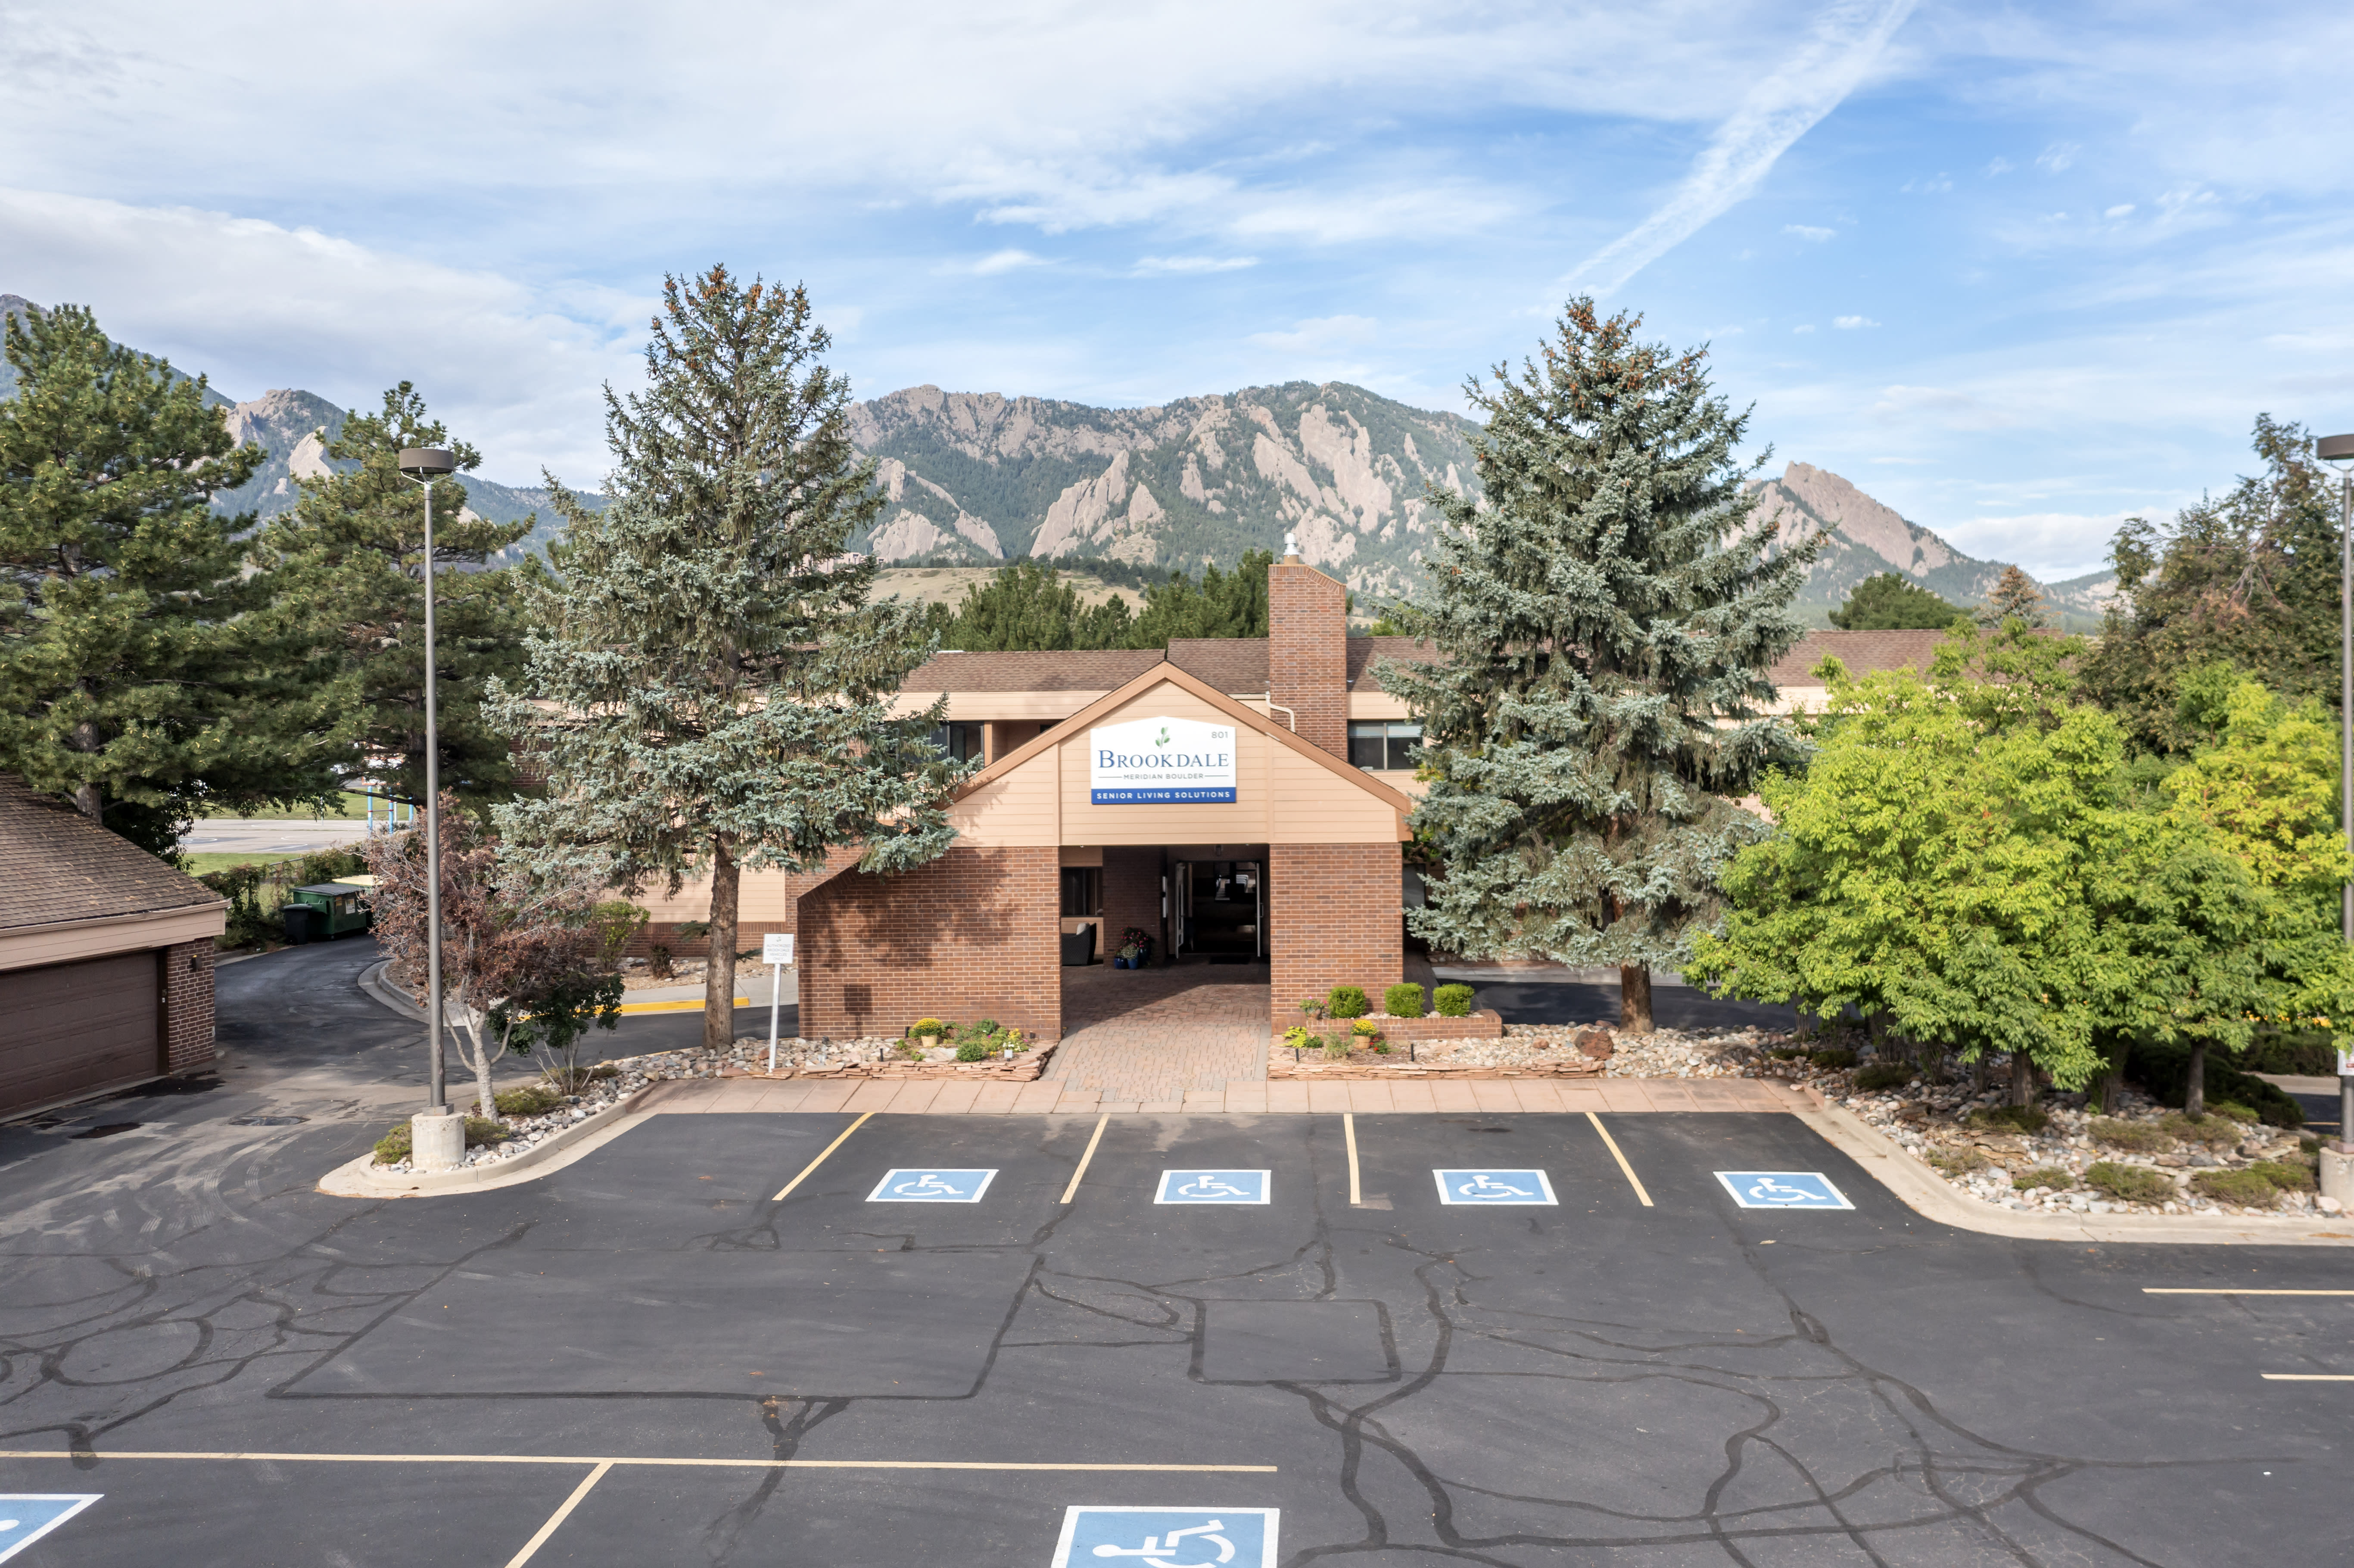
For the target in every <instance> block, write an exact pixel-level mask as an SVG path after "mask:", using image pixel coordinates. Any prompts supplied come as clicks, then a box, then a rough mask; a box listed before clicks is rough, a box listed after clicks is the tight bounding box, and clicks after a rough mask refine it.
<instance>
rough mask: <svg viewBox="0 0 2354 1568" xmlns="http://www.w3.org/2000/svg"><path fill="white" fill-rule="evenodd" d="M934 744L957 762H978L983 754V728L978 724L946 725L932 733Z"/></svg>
mask: <svg viewBox="0 0 2354 1568" xmlns="http://www.w3.org/2000/svg"><path fill="white" fill-rule="evenodd" d="M932 744H933V745H934V746H937V747H939V748H940V750H941V751H942V752H944V753H946V754H947V755H948V757H949V758H950V759H951V760H953V761H957V762H971V761H974V760H977V759H978V758H980V756H981V726H979V725H977V724H944V725H941V726H939V727H938V728H937V729H935V730H933V731H932Z"/></svg>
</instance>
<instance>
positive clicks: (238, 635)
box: [0, 305, 333, 857]
mask: <svg viewBox="0 0 2354 1568" xmlns="http://www.w3.org/2000/svg"><path fill="white" fill-rule="evenodd" d="M6 355H7V359H8V363H9V365H10V366H13V367H14V368H15V370H16V377H17V381H16V396H15V397H13V398H10V399H8V400H7V401H5V402H0V768H5V769H7V770H8V771H11V772H15V773H17V774H20V775H22V776H23V777H24V779H25V780H26V781H27V783H29V784H31V785H32V786H33V787H34V788H36V789H52V790H56V791H57V792H58V793H59V794H62V795H68V796H70V797H71V798H72V800H73V801H74V803H75V805H76V806H78V807H79V808H80V810H81V811H82V813H83V814H84V815H86V816H88V817H90V818H91V819H92V820H93V821H100V822H103V823H105V824H106V825H107V826H110V827H112V828H115V829H117V830H118V831H122V832H125V833H126V834H127V835H128V836H131V837H133V839H134V840H135V842H139V843H141V844H142V845H143V847H145V848H147V849H149V850H152V851H154V853H158V854H163V855H165V856H167V857H168V856H169V855H170V854H171V853H173V850H174V846H175V842H176V841H177V839H178V837H179V833H180V832H181V831H182V830H183V829H185V827H186V825H187V823H188V821H190V820H191V819H192V818H193V817H194V816H195V815H196V812H197V811H198V810H201V809H202V808H203V807H204V806H205V805H207V804H208V803H226V804H229V805H242V806H248V807H250V806H255V805H260V804H261V803H263V802H265V801H273V800H275V801H291V800H304V799H313V798H315V797H318V796H320V795H323V794H325V793H327V792H328V791H329V790H331V789H332V788H333V784H332V780H331V779H329V778H328V777H327V775H326V773H325V771H324V768H323V762H324V756H323V751H322V749H321V748H320V747H318V746H317V745H316V744H315V743H314V742H313V740H312V739H311V738H310V737H306V736H302V735H301V734H300V733H299V732H298V731H297V729H296V727H295V726H293V725H292V723H291V722H290V720H289V713H290V705H292V704H294V703H295V702H296V700H297V698H298V697H299V694H301V693H302V690H303V689H304V687H305V684H306V683H315V682H316V681H317V680H318V679H319V678H320V672H319V671H318V670H317V669H315V668H313V667H312V666H310V665H309V664H307V663H306V662H304V661H302V658H301V657H300V655H299V650H295V649H291V648H288V647H285V646H281V645H279V644H277V643H275V642H272V641H270V640H269V639H268V638H267V637H266V636H265V635H264V631H265V621H266V618H263V617H259V616H256V615H254V614H253V613H251V612H252V611H254V610H256V609H260V608H261V607H263V606H264V605H266V604H267V602H268V600H269V597H270V593H271V591H272V589H273V585H272V583H271V581H270V578H269V577H267V576H257V577H248V576H246V575H244V573H243V571H242V568H243V567H244V566H245V564H246V561H245V557H246V550H245V546H243V545H242V544H240V543H239V537H238V535H239V533H240V532H241V531H242V530H243V529H245V528H247V527H249V526H250V525H251V524H252V518H251V517H250V516H245V517H228V516H222V515H219V514H216V513H215V512H214V511H213V510H212V505H211V503H212V498H213V496H214V495H215V494H217V493H219V492H222V491H228V490H234V489H236V488H237V487H238V486H239V485H241V484H243V483H244V482H246V481H247V480H248V479H249V478H250V477H251V476H252V473H253V470H254V468H255V466H256V465H257V464H258V463H259V462H260V459H261V453H260V449H258V448H253V447H246V448H239V447H237V445H236V443H235V442H233V441H232V440H230V439H229V435H228V429H227V426H226V425H225V423H224V421H223V418H222V415H221V411H220V410H219V409H218V408H207V406H206V404H205V383H204V381H203V379H202V378H201V377H199V378H197V379H196V380H194V381H191V380H188V379H186V377H183V376H175V374H174V373H173V371H172V368H171V366H169V365H168V364H166V363H164V362H163V361H161V360H154V359H150V358H148V357H147V356H145V355H141V354H137V353H134V352H133V351H132V350H130V349H127V348H122V347H118V346H117V345H115V344H111V343H110V342H108V341H107V338H106V335H105V334H103V333H102V332H101V331H100V330H99V326H98V322H97V320H96V318H95V317H94V316H93V315H92V314H91V313H90V311H89V310H87V309H85V308H82V307H80V306H73V305H67V306H61V307H59V308H58V309H57V310H54V311H43V310H40V309H37V308H35V309H31V310H28V311H27V312H26V313H24V314H23V316H22V317H21V318H19V317H16V316H11V317H10V318H9V319H8V321H7V323H6Z"/></svg>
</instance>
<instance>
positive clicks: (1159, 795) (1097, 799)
mask: <svg viewBox="0 0 2354 1568" xmlns="http://www.w3.org/2000/svg"><path fill="white" fill-rule="evenodd" d="M1234 803H1235V791H1234V788H1233V786H1231V785H1229V786H1227V787H1226V788H1225V789H1090V790H1088V791H1087V804H1089V805H1090V806H1156V805H1166V804H1174V805H1180V806H1231V805H1233V804H1234Z"/></svg>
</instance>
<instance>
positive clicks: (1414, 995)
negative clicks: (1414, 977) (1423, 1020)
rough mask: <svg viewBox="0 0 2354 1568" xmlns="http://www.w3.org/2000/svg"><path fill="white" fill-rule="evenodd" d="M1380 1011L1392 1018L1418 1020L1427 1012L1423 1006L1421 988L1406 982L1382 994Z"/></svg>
mask: <svg viewBox="0 0 2354 1568" xmlns="http://www.w3.org/2000/svg"><path fill="white" fill-rule="evenodd" d="M1382 1011H1383V1012H1386V1013H1388V1014H1389V1015H1390V1016H1391V1017H1392V1018H1420V1017H1421V1016H1422V1015H1423V1014H1424V1013H1425V1012H1428V1011H1429V1010H1428V1009H1427V1008H1426V1007H1425V1006H1424V1005H1423V1001H1422V987H1420V986H1418V985H1416V984H1415V983H1414V982H1413V981H1411V980H1408V981H1406V982H1405V983H1403V984H1400V985H1394V986H1392V987H1390V989H1389V990H1387V991H1384V992H1382Z"/></svg>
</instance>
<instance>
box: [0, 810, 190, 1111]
mask: <svg viewBox="0 0 2354 1568" xmlns="http://www.w3.org/2000/svg"><path fill="white" fill-rule="evenodd" d="M227 908H228V906H227V904H226V903H225V902H224V901H223V900H222V898H221V896H220V895H218V894H217V893H215V892H214V891H213V890H212V889H211V888H209V887H207V886H205V885H204V884H202V883H200V882H197V881H196V880H195V879H194V878H193V877H188V876H183V875H182V874H180V873H179V872H177V871H175V870H174V869H173V868H172V867H170V866H168V865H166V864H164V863H163V862H162V861H160V860H157V859H156V858H155V857H154V855H151V854H149V853H146V852H145V851H143V850H142V849H140V848H138V847H137V846H136V845H133V844H132V843H130V842H127V841H125V840H123V839H121V838H118V837H116V836H115V835H114V834H112V833H111V832H107V831H106V830H105V829H104V828H101V827H100V826H99V825H98V824H97V823H95V822H93V821H90V819H88V818H87V817H84V816H83V815H82V814H81V813H80V812H79V811H77V810H74V809H73V808H72V807H70V806H69V805H67V804H66V803H65V802H64V801H62V800H58V798H57V797H56V796H54V795H45V794H42V793H40V792H38V791H37V790H33V789H27V787H26V786H25V785H24V784H23V783H22V782H20V781H18V780H17V779H12V778H8V777H5V776H0V1018H5V1019H6V1020H7V1022H6V1024H5V1027H0V1116H5V1115H14V1114H21V1113H23V1112H25V1111H28V1110H32V1109H34V1108H36V1107H40V1106H45V1105H49V1104H53V1103H56V1102H59V1101H64V1100H70V1099H76V1098H80V1097H83V1096H86V1095H90V1094H96V1093H99V1092H101V1091H103V1090H106V1089H111V1088H120V1087H123V1086H128V1085H131V1084H136V1083H141V1082H143V1081H145V1080H147V1079H150V1078H156V1077H161V1076H163V1075H166V1074H170V1073H179V1072H185V1071H186V1070H187V1069H189V1068H191V1067H196V1066H201V1065H204V1064H205V1063H207V1062H210V1061H211V1060H212V1059H213V938H216V937H217V936H219V935H220V934H221V929H222V926H223V923H224V921H225V919H226V917H227Z"/></svg>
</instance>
